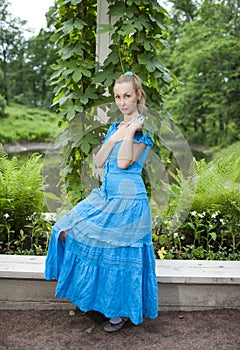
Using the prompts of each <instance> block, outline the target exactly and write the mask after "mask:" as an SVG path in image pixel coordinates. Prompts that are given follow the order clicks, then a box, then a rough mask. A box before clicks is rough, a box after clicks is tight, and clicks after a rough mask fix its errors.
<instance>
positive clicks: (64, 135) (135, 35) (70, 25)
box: [52, 0, 176, 204]
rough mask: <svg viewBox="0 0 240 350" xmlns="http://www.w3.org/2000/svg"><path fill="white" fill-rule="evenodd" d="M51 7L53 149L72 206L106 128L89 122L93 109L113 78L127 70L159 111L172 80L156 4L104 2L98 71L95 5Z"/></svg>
mask: <svg viewBox="0 0 240 350" xmlns="http://www.w3.org/2000/svg"><path fill="white" fill-rule="evenodd" d="M56 5H57V13H56V18H57V19H56V22H55V33H54V34H53V36H52V40H53V42H55V44H56V45H58V47H59V51H58V54H59V59H58V61H57V62H56V64H55V65H54V66H53V70H54V73H53V75H52V85H53V86H54V92H55V98H54V101H53V104H54V105H55V106H56V110H57V114H58V124H59V138H58V145H59V147H60V148H61V149H62V152H63V154H64V170H63V172H62V176H63V179H64V183H65V188H66V191H67V193H68V196H69V197H70V199H71V201H72V203H73V204H76V202H78V201H79V200H80V199H82V198H84V197H85V193H86V191H85V189H84V188H83V187H84V184H83V181H82V170H83V168H84V169H85V170H86V169H87V170H86V171H85V172H86V173H89V174H90V172H91V163H92V162H91V156H92V151H93V149H94V147H95V145H96V144H99V142H100V140H101V138H103V136H104V132H105V131H106V128H107V125H103V124H100V123H97V122H95V121H94V118H93V114H94V107H95V106H98V105H101V104H103V103H107V102H111V101H112V99H111V91H112V85H113V82H114V80H115V79H116V77H118V76H119V74H121V73H123V72H124V71H127V70H133V71H134V72H135V73H136V74H138V75H139V76H140V78H141V79H142V81H143V84H144V90H145V92H146V94H147V101H148V105H149V106H150V107H152V108H155V109H157V110H159V111H160V110H163V99H162V91H163V87H164V86H168V85H170V84H175V83H176V78H175V76H174V75H173V74H172V73H171V72H170V71H169V70H168V69H167V68H166V66H165V64H164V63H163V62H162V61H161V51H162V49H163V47H164V46H166V45H167V42H166V34H167V31H168V25H169V19H168V15H167V12H166V10H165V9H164V8H162V7H161V6H160V5H159V3H158V2H157V1H155V0H152V1H146V0H134V1H132V0H124V1H112V0H108V15H109V16H110V17H111V18H113V19H114V24H113V25H109V24H107V23H100V24H98V26H100V30H99V32H98V34H100V33H103V32H109V34H110V35H111V45H110V47H109V49H110V53H109V55H108V57H107V58H106V60H105V61H104V63H103V65H102V67H100V66H99V63H98V62H97V58H96V35H97V30H96V28H97V1H96V0H88V1H83V0H58V1H57V2H56ZM106 92H110V95H109V94H106ZM79 125H81V126H80V128H79ZM75 126H78V128H79V131H78V132H76V130H77V128H76V127H75ZM73 130H74V131H75V132H73Z"/></svg>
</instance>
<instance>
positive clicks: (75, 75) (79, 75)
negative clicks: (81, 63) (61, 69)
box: [72, 69, 82, 83]
mask: <svg viewBox="0 0 240 350" xmlns="http://www.w3.org/2000/svg"><path fill="white" fill-rule="evenodd" d="M72 77H73V80H74V81H75V83H78V82H79V81H80V80H81V78H82V70H81V69H76V70H75V72H74V73H73V76H72Z"/></svg>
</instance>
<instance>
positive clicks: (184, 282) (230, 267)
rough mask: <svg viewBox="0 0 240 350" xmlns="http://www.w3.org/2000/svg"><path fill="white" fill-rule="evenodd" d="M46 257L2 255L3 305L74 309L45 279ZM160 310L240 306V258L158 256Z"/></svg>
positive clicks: (0, 299) (0, 302)
mask: <svg viewBox="0 0 240 350" xmlns="http://www.w3.org/2000/svg"><path fill="white" fill-rule="evenodd" d="M44 265H45V257H43V256H21V255H0V309H2V310H3V309H21V310H28V309H38V310H46V309H48V310H49V309H61V308H62V309H71V308H73V305H72V304H71V303H69V302H68V301H67V300H64V299H57V298H55V297H54V294H55V287H56V281H45V280H44ZM156 273H157V279H158V285H159V310H160V311H161V310H162V311H169V310H182V311H183V310H185V311H188V310H207V309H217V308H234V309H236V308H238V309H240V261H203V260H156Z"/></svg>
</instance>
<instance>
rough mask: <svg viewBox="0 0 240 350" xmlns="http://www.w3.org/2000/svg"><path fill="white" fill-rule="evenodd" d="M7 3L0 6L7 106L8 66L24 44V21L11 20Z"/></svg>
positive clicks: (0, 56) (0, 59) (0, 52)
mask: <svg viewBox="0 0 240 350" xmlns="http://www.w3.org/2000/svg"><path fill="white" fill-rule="evenodd" d="M8 5H9V3H8V2H7V1H6V0H3V1H2V2H1V4H0V62H1V69H2V71H3V91H2V94H3V95H4V97H5V100H6V102H7V104H9V91H8V74H7V70H8V64H9V62H11V61H12V60H13V59H14V58H15V57H16V56H17V54H18V52H19V49H18V48H19V47H22V45H23V42H24V37H23V33H22V31H21V28H22V26H24V24H25V23H26V21H21V20H20V19H19V18H13V16H12V15H11V14H10V13H9V12H8V9H7V7H8Z"/></svg>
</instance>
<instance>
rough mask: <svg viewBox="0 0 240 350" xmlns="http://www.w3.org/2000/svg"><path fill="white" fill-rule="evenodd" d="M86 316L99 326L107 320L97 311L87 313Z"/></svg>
mask: <svg viewBox="0 0 240 350" xmlns="http://www.w3.org/2000/svg"><path fill="white" fill-rule="evenodd" d="M86 315H87V316H88V317H89V318H91V319H92V320H93V321H94V322H96V323H97V324H98V325H100V324H102V323H103V322H105V321H106V320H107V318H106V317H105V316H104V315H103V314H102V313H101V312H99V311H95V310H91V311H87V312H86Z"/></svg>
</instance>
